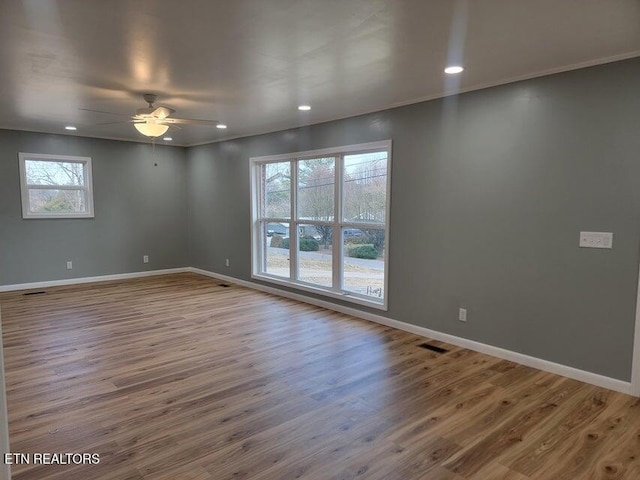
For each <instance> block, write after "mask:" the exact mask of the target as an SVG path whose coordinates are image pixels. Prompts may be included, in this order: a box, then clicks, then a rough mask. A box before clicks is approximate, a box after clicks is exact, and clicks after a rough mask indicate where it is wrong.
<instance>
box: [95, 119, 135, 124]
mask: <svg viewBox="0 0 640 480" xmlns="http://www.w3.org/2000/svg"><path fill="white" fill-rule="evenodd" d="M123 123H138V122H137V121H136V120H122V121H120V122H102V123H94V125H117V124H123Z"/></svg>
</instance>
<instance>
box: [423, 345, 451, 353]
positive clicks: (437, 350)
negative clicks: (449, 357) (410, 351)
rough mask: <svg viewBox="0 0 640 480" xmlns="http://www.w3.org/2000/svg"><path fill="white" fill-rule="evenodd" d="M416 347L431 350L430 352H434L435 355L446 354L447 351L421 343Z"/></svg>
mask: <svg viewBox="0 0 640 480" xmlns="http://www.w3.org/2000/svg"><path fill="white" fill-rule="evenodd" d="M418 346H419V347H420V348H426V349H427V350H431V351H432V352H436V353H447V352H448V351H449V350H447V349H446V348H442V347H436V346H435V345H431V344H429V343H421V344H420V345H418Z"/></svg>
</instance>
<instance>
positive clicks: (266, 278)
mask: <svg viewBox="0 0 640 480" xmlns="http://www.w3.org/2000/svg"><path fill="white" fill-rule="evenodd" d="M251 278H254V279H256V280H261V281H263V282H268V283H273V284H276V285H280V286H282V287H288V288H292V289H295V290H302V291H304V292H309V293H314V294H316V295H321V296H324V297H329V298H336V299H338V300H342V301H345V302H349V303H355V304H358V305H362V306H365V307H369V308H375V309H377V310H384V311H387V310H388V307H387V299H386V297H385V299H384V301H380V302H376V301H375V300H369V299H367V298H363V297H361V296H357V295H356V294H349V293H345V292H336V291H333V290H325V289H324V288H319V287H313V286H311V285H308V284H305V283H301V282H293V281H291V280H285V279H281V278H278V277H274V276H271V275H265V274H257V273H253V274H251Z"/></svg>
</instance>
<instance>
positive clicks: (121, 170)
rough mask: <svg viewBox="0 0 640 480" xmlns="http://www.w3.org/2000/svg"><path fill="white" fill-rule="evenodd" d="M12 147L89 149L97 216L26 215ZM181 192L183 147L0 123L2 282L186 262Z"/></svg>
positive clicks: (77, 152)
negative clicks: (41, 217) (13, 127)
mask: <svg viewBox="0 0 640 480" xmlns="http://www.w3.org/2000/svg"><path fill="white" fill-rule="evenodd" d="M18 152H28V153H50V154H59V155H78V156H86V157H91V158H92V167H93V188H94V200H95V218H93V219H51V220H24V219H23V218H22V210H21V203H20V179H19V173H18ZM154 163H157V164H158V165H157V166H154ZM186 195H187V185H186V158H185V150H184V149H183V148H179V147H167V146H156V147H155V152H154V151H153V149H152V146H151V145H150V144H142V143H133V142H118V141H112V140H98V139H90V138H82V137H74V136H70V135H47V134H40V133H30V132H19V131H12V130H0V285H12V284H19V283H26V282H37V281H44V280H58V279H65V278H74V277H88V276H95V275H109V274H116V273H126V272H139V271H144V270H157V269H163V268H171V267H184V266H187V264H188V253H187V249H188V241H187V236H188V235H187V232H188V225H187V200H186ZM145 254H148V255H149V256H150V263H148V264H143V263H142V256H143V255H145ZM68 260H71V261H73V270H67V269H66V262H67V261H68Z"/></svg>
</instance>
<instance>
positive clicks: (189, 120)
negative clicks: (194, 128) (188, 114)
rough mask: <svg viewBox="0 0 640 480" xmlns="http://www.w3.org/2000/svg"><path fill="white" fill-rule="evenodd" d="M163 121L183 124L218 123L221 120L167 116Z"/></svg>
mask: <svg viewBox="0 0 640 480" xmlns="http://www.w3.org/2000/svg"><path fill="white" fill-rule="evenodd" d="M162 123H168V124H173V123H179V124H181V125H218V124H219V123H220V122H219V121H217V120H199V119H197V118H173V117H169V118H165V119H164V120H162Z"/></svg>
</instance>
